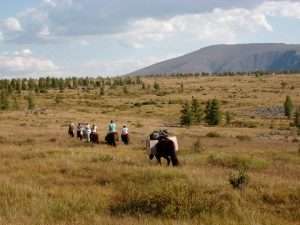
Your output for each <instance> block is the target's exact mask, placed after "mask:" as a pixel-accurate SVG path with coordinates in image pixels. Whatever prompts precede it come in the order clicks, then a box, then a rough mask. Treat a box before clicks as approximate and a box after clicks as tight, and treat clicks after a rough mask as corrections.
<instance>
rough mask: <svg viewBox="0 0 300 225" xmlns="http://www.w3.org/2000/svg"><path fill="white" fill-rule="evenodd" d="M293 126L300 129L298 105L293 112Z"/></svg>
mask: <svg viewBox="0 0 300 225" xmlns="http://www.w3.org/2000/svg"><path fill="white" fill-rule="evenodd" d="M294 122H295V126H296V127H298V128H299V129H300V107H298V108H297V110H296V113H295V121H294Z"/></svg>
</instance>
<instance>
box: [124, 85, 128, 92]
mask: <svg viewBox="0 0 300 225" xmlns="http://www.w3.org/2000/svg"><path fill="white" fill-rule="evenodd" d="M123 93H124V94H128V89H127V86H126V85H125V86H124V87H123Z"/></svg>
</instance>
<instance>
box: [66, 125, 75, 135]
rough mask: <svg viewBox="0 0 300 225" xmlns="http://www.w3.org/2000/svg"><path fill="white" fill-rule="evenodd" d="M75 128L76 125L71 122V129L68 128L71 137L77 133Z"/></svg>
mask: <svg viewBox="0 0 300 225" xmlns="http://www.w3.org/2000/svg"><path fill="white" fill-rule="evenodd" d="M74 130H75V126H74V125H73V124H70V125H69V129H68V134H69V135H70V137H72V138H73V137H74V136H75V134H74Z"/></svg>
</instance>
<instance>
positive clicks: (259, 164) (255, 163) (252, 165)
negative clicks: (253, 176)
mask: <svg viewBox="0 0 300 225" xmlns="http://www.w3.org/2000/svg"><path fill="white" fill-rule="evenodd" d="M207 161H208V163H209V164H211V165H213V166H221V167H226V168H231V169H238V170H243V169H247V170H248V169H254V170H260V169H264V168H266V167H267V166H268V163H267V162H266V161H265V160H262V159H255V158H250V157H241V156H224V155H221V154H219V155H210V156H209V157H208V159H207Z"/></svg>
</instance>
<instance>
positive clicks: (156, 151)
mask: <svg viewBox="0 0 300 225" xmlns="http://www.w3.org/2000/svg"><path fill="white" fill-rule="evenodd" d="M154 156H155V158H156V159H157V161H158V163H159V164H160V165H161V160H160V159H161V157H163V158H165V159H166V160H167V162H168V166H169V165H170V162H172V165H173V166H178V165H179V161H178V159H177V156H176V151H175V144H174V142H173V141H172V140H170V139H168V138H166V137H163V138H160V139H159V141H158V143H157V144H156V146H155V148H153V149H152V150H151V154H150V155H149V158H150V160H152V159H153V157H154Z"/></svg>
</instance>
